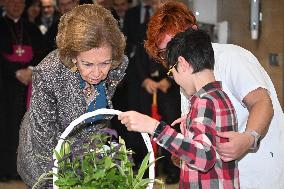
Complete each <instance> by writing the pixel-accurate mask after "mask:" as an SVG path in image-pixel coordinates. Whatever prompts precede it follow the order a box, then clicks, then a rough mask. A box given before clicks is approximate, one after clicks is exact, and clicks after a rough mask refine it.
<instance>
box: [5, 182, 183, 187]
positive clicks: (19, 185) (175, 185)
mask: <svg viewBox="0 0 284 189" xmlns="http://www.w3.org/2000/svg"><path fill="white" fill-rule="evenodd" d="M0 189H26V187H25V184H24V183H23V182H22V181H9V182H0ZM154 189H160V187H158V186H155V187H154ZM166 189H178V184H172V185H166Z"/></svg>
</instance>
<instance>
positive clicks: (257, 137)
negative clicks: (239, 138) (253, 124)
mask: <svg viewBox="0 0 284 189" xmlns="http://www.w3.org/2000/svg"><path fill="white" fill-rule="evenodd" d="M244 133H247V134H249V135H251V136H253V137H254V142H253V144H252V146H251V147H250V149H251V150H253V151H255V150H256V149H258V147H259V144H260V140H261V135H260V134H258V133H257V132H256V131H254V130H251V131H245V132H244Z"/></svg>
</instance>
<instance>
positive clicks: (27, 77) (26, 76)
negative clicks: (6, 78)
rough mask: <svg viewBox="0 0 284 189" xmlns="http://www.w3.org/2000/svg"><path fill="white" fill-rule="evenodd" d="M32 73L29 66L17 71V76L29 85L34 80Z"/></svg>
mask: <svg viewBox="0 0 284 189" xmlns="http://www.w3.org/2000/svg"><path fill="white" fill-rule="evenodd" d="M32 73H33V72H32V70H31V69H29V68H25V69H19V70H17V71H16V78H17V79H18V80H19V81H20V82H21V83H23V84H24V85H28V84H29V82H30V81H31V80H32Z"/></svg>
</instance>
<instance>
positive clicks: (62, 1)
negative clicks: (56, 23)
mask: <svg viewBox="0 0 284 189" xmlns="http://www.w3.org/2000/svg"><path fill="white" fill-rule="evenodd" d="M78 4H79V2H78V0H57V6H58V10H59V12H60V14H61V15H63V14H65V13H67V12H69V11H70V10H72V9H74V8H75V7H76V6H77V5H78Z"/></svg>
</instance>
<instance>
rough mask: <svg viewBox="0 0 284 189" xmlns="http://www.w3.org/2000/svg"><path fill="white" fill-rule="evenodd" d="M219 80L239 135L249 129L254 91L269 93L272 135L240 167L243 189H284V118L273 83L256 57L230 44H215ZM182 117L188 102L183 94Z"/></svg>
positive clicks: (215, 69) (249, 154)
mask: <svg viewBox="0 0 284 189" xmlns="http://www.w3.org/2000/svg"><path fill="white" fill-rule="evenodd" d="M212 45H213V49H214V57H215V66H214V75H215V77H216V80H219V81H222V87H223V89H224V91H225V92H226V93H227V94H228V96H229V98H230V99H231V101H232V103H233V105H234V107H235V109H236V113H237V117H238V124H239V125H238V131H239V132H243V131H244V130H245V128H246V123H247V119H248V115H249V112H248V110H247V108H246V107H245V105H244V104H243V103H242V100H243V99H244V97H245V96H246V95H247V94H248V93H249V92H251V91H253V90H255V89H257V88H259V87H261V88H264V89H267V90H268V91H269V93H270V97H271V100H272V103H273V109H274V116H273V119H272V121H271V124H270V127H269V131H268V133H267V134H266V136H265V138H263V139H262V140H261V143H260V148H259V149H258V151H257V152H256V153H248V154H247V155H246V156H245V157H243V158H242V159H241V160H240V161H239V163H238V165H239V171H240V186H241V189H268V188H271V189H272V188H273V189H283V188H284V114H283V111H282V108H281V106H280V103H279V101H278V98H277V94H276V91H275V88H274V86H273V83H272V81H271V79H270V77H269V76H268V74H267V73H266V71H265V70H264V68H263V67H262V66H261V65H260V63H259V62H258V60H257V59H256V57H255V56H254V55H253V54H252V53H251V52H249V51H248V50H246V49H243V48H241V47H239V46H236V45H230V44H216V43H213V44H212ZM181 107H182V114H183V115H184V114H185V113H186V112H187V111H188V102H187V99H186V97H185V96H184V95H183V94H182V93H181Z"/></svg>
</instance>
